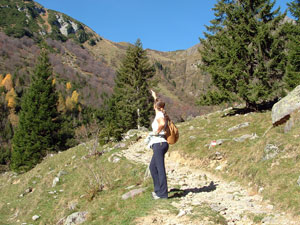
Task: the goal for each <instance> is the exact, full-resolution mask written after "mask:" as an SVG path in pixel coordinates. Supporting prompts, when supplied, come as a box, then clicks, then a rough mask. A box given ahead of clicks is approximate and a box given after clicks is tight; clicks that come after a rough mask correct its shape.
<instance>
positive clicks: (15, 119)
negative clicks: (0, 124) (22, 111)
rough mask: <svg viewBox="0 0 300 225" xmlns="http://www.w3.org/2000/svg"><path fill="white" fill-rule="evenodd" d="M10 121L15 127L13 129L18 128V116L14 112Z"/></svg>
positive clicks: (10, 116)
mask: <svg viewBox="0 0 300 225" xmlns="http://www.w3.org/2000/svg"><path fill="white" fill-rule="evenodd" d="M8 119H9V122H10V123H11V125H13V127H16V126H17V125H18V123H19V117H18V115H16V114H15V112H13V111H12V112H11V113H10V114H9V115H8Z"/></svg>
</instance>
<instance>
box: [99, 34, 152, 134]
mask: <svg viewBox="0 0 300 225" xmlns="http://www.w3.org/2000/svg"><path fill="white" fill-rule="evenodd" d="M153 76H154V67H153V66H151V65H150V63H149V60H148V58H147V55H146V51H145V50H143V47H142V43H141V41H140V40H139V39H138V40H137V41H136V43H135V45H134V46H131V47H129V48H128V50H127V53H126V57H125V58H124V60H123V61H122V64H121V66H120V68H119V69H118V71H117V76H116V79H115V87H114V92H113V95H112V97H111V98H110V100H109V102H108V103H107V109H106V115H105V119H104V123H105V126H106V129H104V130H103V131H102V135H104V136H107V135H110V136H113V137H114V138H116V139H120V138H121V134H122V133H124V132H126V131H128V130H129V129H134V128H137V127H138V126H145V127H149V125H150V121H149V119H150V115H151V113H152V111H153V110H152V108H153V102H152V98H151V94H150V92H149V82H150V78H152V77H153Z"/></svg>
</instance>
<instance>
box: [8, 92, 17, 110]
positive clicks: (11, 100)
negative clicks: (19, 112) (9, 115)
mask: <svg viewBox="0 0 300 225" xmlns="http://www.w3.org/2000/svg"><path fill="white" fill-rule="evenodd" d="M16 98H17V94H16V92H15V89H14V88H11V89H10V91H9V92H7V94H6V96H5V100H6V101H7V106H8V107H9V108H10V109H11V110H12V111H14V110H15V107H16V104H17V103H16Z"/></svg>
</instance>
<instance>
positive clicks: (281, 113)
mask: <svg viewBox="0 0 300 225" xmlns="http://www.w3.org/2000/svg"><path fill="white" fill-rule="evenodd" d="M299 109H300V85H299V86H297V87H296V88H295V89H294V90H293V91H291V92H290V93H289V94H288V95H287V96H285V97H284V98H283V99H281V100H280V101H279V102H277V103H276V104H275V105H274V106H273V108H272V123H273V125H274V126H276V125H280V124H283V123H285V122H286V121H287V120H289V119H290V116H291V114H292V113H293V112H295V111H298V110H299Z"/></svg>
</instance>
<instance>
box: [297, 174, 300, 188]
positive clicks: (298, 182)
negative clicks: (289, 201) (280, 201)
mask: <svg viewBox="0 0 300 225" xmlns="http://www.w3.org/2000/svg"><path fill="white" fill-rule="evenodd" d="M297 184H298V186H299V187H300V176H299V178H298V180H297Z"/></svg>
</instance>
